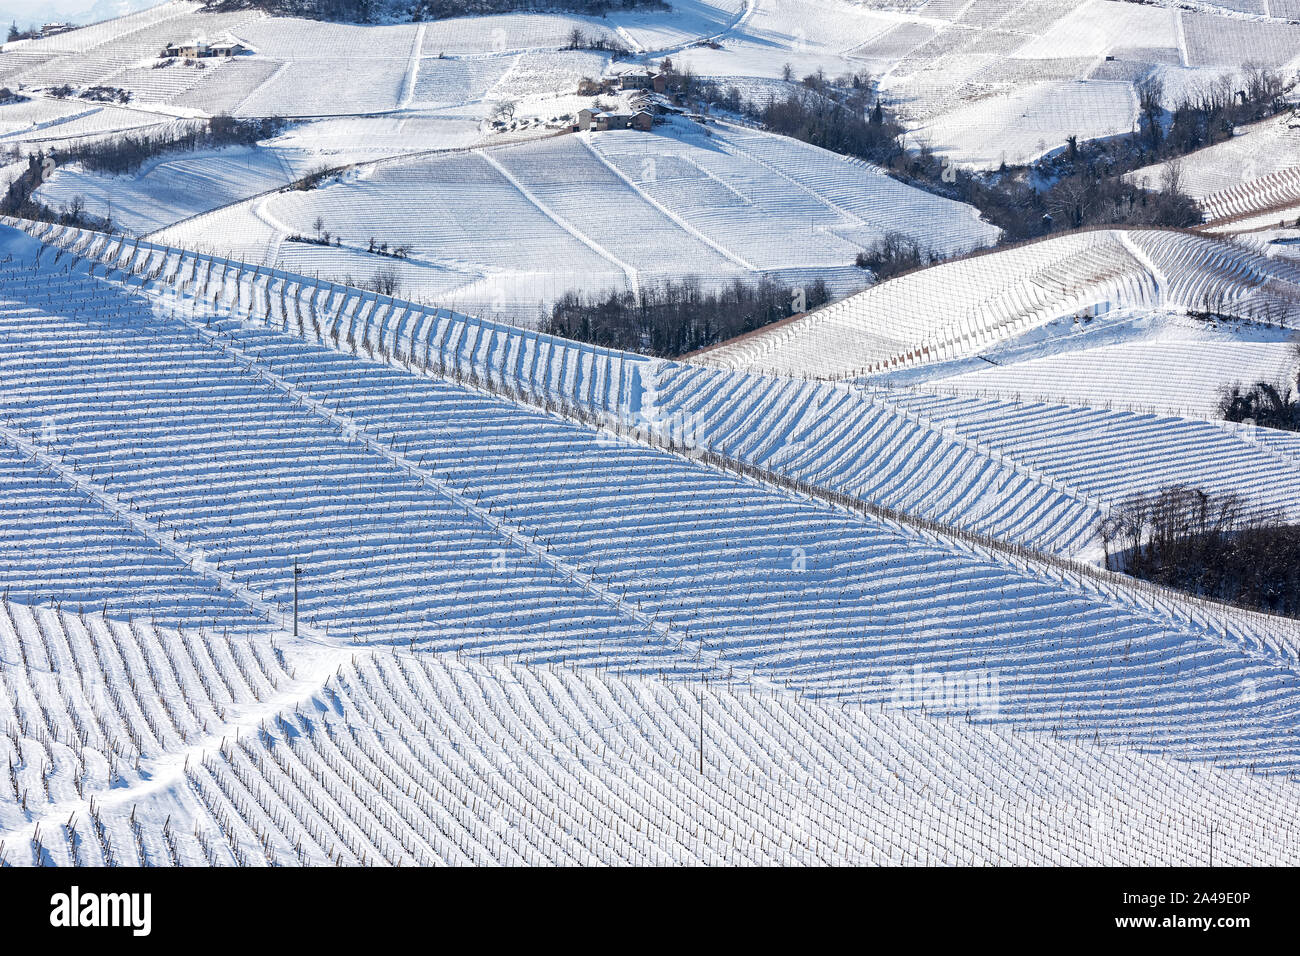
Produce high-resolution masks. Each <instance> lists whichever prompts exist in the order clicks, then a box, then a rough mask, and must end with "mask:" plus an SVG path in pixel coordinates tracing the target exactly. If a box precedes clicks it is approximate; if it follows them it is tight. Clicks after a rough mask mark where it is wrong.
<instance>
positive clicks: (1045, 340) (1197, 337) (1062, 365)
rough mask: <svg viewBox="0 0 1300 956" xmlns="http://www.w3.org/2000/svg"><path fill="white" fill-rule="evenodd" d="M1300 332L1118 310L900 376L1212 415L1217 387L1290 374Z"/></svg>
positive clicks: (964, 388)
mask: <svg viewBox="0 0 1300 956" xmlns="http://www.w3.org/2000/svg"><path fill="white" fill-rule="evenodd" d="M1297 345H1300V335H1298V334H1297V333H1296V332H1294V331H1291V330H1289V329H1277V328H1271V327H1258V326H1253V325H1251V324H1249V323H1240V322H1216V323H1208V322H1205V321H1203V320H1198V319H1189V318H1187V317H1186V316H1180V315H1176V314H1175V315H1170V314H1167V313H1163V312H1158V311H1157V312H1152V311H1148V310H1136V311H1135V312H1133V313H1126V312H1124V311H1123V310H1120V311H1118V312H1114V313H1108V314H1107V315H1105V316H1102V317H1098V318H1089V319H1087V320H1084V321H1080V320H1075V319H1065V320H1058V321H1057V322H1053V323H1049V324H1048V325H1047V326H1044V327H1043V328H1041V329H1037V330H1035V331H1034V332H1032V333H1028V334H1026V335H1024V336H1021V337H1019V338H1016V339H1013V340H1011V341H1010V342H1009V343H1007V344H1006V345H1003V346H1001V347H998V348H993V349H990V350H989V351H987V352H984V353H982V354H981V355H980V357H978V358H975V359H967V360H964V361H961V362H957V363H953V365H954V367H950V368H945V367H943V366H937V367H936V366H928V367H920V368H916V369H912V370H909V371H907V372H902V373H899V375H898V376H897V377H896V379H897V380H900V381H907V382H909V383H919V382H924V383H925V385H926V388H927V389H930V390H934V391H939V392H943V393H945V394H963V395H978V396H984V397H1002V398H1011V399H1024V400H1034V401H1055V402H1067V403H1071V404H1077V405H1100V406H1103V407H1110V408H1134V409H1143V410H1153V411H1160V412H1165V413H1170V414H1184V415H1195V416H1204V417H1206V418H1214V417H1216V415H1217V405H1218V398H1219V391H1220V389H1222V388H1224V387H1226V386H1231V385H1234V384H1242V385H1245V386H1250V385H1254V384H1255V383H1256V382H1269V383H1272V384H1278V385H1281V386H1282V387H1284V388H1285V387H1286V386H1287V384H1288V383H1292V382H1294V381H1295V379H1296V372H1297V365H1298V364H1300V352H1297V350H1296V349H1297Z"/></svg>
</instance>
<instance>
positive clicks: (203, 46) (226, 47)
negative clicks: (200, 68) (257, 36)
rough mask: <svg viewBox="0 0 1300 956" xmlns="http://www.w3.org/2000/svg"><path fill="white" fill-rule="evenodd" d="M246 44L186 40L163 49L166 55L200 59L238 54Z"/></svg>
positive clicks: (226, 41) (225, 41)
mask: <svg viewBox="0 0 1300 956" xmlns="http://www.w3.org/2000/svg"><path fill="white" fill-rule="evenodd" d="M244 49H245V47H244V45H243V44H242V43H238V42H237V41H235V40H231V39H225V40H218V41H217V42H216V43H209V42H208V41H206V40H203V39H195V40H186V41H185V42H184V43H169V44H167V46H166V47H165V48H164V49H163V51H162V56H164V57H184V58H186V59H200V58H203V57H217V56H237V55H238V54H240V53H243V52H244Z"/></svg>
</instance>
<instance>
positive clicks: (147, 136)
mask: <svg viewBox="0 0 1300 956" xmlns="http://www.w3.org/2000/svg"><path fill="white" fill-rule="evenodd" d="M283 128H284V120H281V119H247V120H237V119H233V118H232V117H229V116H214V117H212V118H211V119H209V120H206V121H202V122H197V123H192V124H189V125H188V126H187V128H185V129H183V130H170V131H167V132H161V133H128V134H126V135H125V136H119V137H116V138H114V139H105V140H99V141H97V142H91V143H81V144H76V145H73V146H70V147H68V148H67V149H63V150H56V151H55V152H53V153H52V154H51V155H52V156H53V158H54V160H55V162H56V163H57V164H58V165H63V164H64V163H69V162H78V163H81V164H82V165H84V166H85V167H86V168H87V169H89V170H91V171H93V172H97V173H107V174H109V175H114V176H120V175H123V174H125V173H131V172H135V171H136V170H137V169H139V168H140V167H141V166H142V165H143V164H144V162H145V161H146V160H148V159H151V158H153V157H155V156H160V155H163V154H164V153H174V152H183V151H186V150H193V149H212V148H216V147H221V146H252V145H253V144H255V143H257V142H258V141H259V140H263V139H267V138H268V137H271V136H274V135H276V133H278V132H280V130H282V129H283Z"/></svg>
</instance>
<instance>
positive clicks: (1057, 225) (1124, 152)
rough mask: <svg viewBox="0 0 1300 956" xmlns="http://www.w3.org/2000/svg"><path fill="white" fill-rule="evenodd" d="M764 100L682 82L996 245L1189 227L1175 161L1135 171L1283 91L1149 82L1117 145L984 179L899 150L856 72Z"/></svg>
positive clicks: (888, 117) (1191, 145)
mask: <svg viewBox="0 0 1300 956" xmlns="http://www.w3.org/2000/svg"><path fill="white" fill-rule="evenodd" d="M785 79H786V80H787V81H788V82H790V83H792V84H795V88H793V89H791V90H790V91H789V92H788V93H786V94H785V95H784V96H774V97H772V98H771V99H769V100H768V101H767V102H765V103H755V102H751V101H746V100H745V99H744V98H743V97H742V96H741V94H740V92H739V91H738V90H736V89H735V88H727V89H724V88H722V87H720V86H718V85H717V84H714V83H711V82H709V81H703V82H695V83H691V84H687V92H689V93H690V95H693V96H694V97H696V98H697V99H699V100H703V101H706V103H708V104H712V105H714V106H716V107H719V108H722V109H726V110H729V111H732V112H737V113H742V114H745V115H747V116H749V117H751V118H752V119H754V120H756V121H758V122H760V123H762V124H763V125H764V126H765V127H766V128H767V129H770V130H772V131H773V132H777V133H783V134H785V135H787V136H792V137H794V138H796V139H799V140H802V141H804V142H807V143H812V144H813V145H816V146H821V147H823V148H825V149H829V150H832V151H834V152H837V153H842V154H845V155H850V156H856V157H859V158H861V159H865V160H868V161H870V162H873V163H877V164H878V165H880V166H883V167H884V168H886V169H888V170H889V171H890V172H891V173H893V174H894V175H895V176H896V177H897V178H899V179H902V180H904V181H905V182H910V183H912V184H913V185H917V186H920V187H922V188H924V189H928V190H930V191H931V192H935V193H938V194H940V195H943V196H947V197H948V198H950V199H956V200H958V201H960V202H966V203H970V204H971V205H973V206H975V207H976V208H978V209H979V210H980V211H981V212H982V213H983V215H984V218H985V219H987V220H988V221H989V222H992V223H993V224H995V225H997V226H999V227H1000V228H1001V229H1002V230H1003V231H1004V232H1005V234H1006V237H1005V238H1006V241H1019V240H1024V239H1032V238H1035V237H1038V236H1042V235H1046V234H1048V233H1050V232H1054V231H1057V230H1062V229H1077V228H1080V227H1083V226H1101V225H1158V226H1191V225H1194V224H1196V223H1198V222H1199V221H1200V218H1201V214H1200V209H1199V208H1198V207H1197V205H1196V203H1195V202H1194V201H1193V200H1192V199H1191V198H1190V197H1188V196H1187V195H1186V194H1185V193H1184V192H1183V190H1182V181H1181V171H1180V169H1179V167H1178V164H1177V162H1168V165H1167V167H1166V171H1165V173H1164V175H1163V176H1162V178H1161V180H1160V181H1159V182H1153V183H1130V182H1127V181H1125V179H1124V176H1125V174H1126V173H1129V172H1131V171H1133V170H1135V169H1139V168H1141V167H1143V166H1147V165H1150V164H1152V163H1156V162H1164V161H1171V160H1175V159H1176V158H1177V157H1179V156H1182V155H1184V154H1185V153H1188V152H1191V151H1192V150H1195V149H1200V148H1201V147H1203V146H1208V145H1210V144H1212V143H1215V142H1218V141H1219V140H1221V139H1224V138H1226V137H1228V136H1231V135H1232V133H1233V130H1234V129H1235V128H1236V127H1237V126H1238V125H1240V124H1242V123H1248V122H1254V121H1257V120H1260V119H1263V118H1265V117H1267V116H1269V115H1272V114H1274V113H1277V112H1280V111H1281V110H1283V109H1284V108H1285V104H1284V102H1283V93H1284V92H1285V89H1286V84H1285V83H1284V81H1283V80H1282V79H1281V77H1280V76H1279V75H1278V74H1276V73H1273V72H1271V71H1269V70H1266V69H1261V68H1253V67H1251V68H1247V70H1246V72H1245V74H1244V78H1243V79H1242V81H1241V83H1240V84H1236V83H1234V82H1233V79H1232V78H1231V77H1224V78H1222V79H1220V80H1219V81H1217V82H1216V83H1214V84H1212V85H1211V86H1210V87H1209V88H1208V89H1206V90H1203V91H1200V92H1197V93H1194V94H1190V95H1188V96H1185V97H1183V98H1182V99H1180V100H1179V101H1177V102H1176V103H1174V104H1169V103H1167V102H1166V99H1167V97H1166V95H1165V90H1164V87H1163V85H1162V83H1161V81H1160V80H1159V79H1158V78H1156V77H1151V78H1148V79H1146V80H1143V81H1142V82H1141V83H1139V84H1138V86H1137V94H1138V103H1139V114H1140V120H1139V123H1138V126H1137V128H1136V129H1134V130H1133V131H1132V132H1131V133H1129V134H1125V135H1122V136H1117V137H1111V138H1109V139H1104V140H1092V141H1088V142H1083V143H1081V142H1080V141H1079V139H1078V137H1076V136H1070V137H1068V138H1067V140H1066V142H1065V143H1064V144H1062V148H1060V149H1059V150H1056V151H1053V152H1052V153H1050V154H1049V155H1047V156H1045V157H1043V158H1042V159H1040V160H1038V161H1037V162H1035V163H1033V164H1029V165H1021V166H1008V165H1007V164H1006V163H1003V164H1002V166H1001V167H1000V168H999V169H997V170H993V171H971V170H965V169H959V168H957V167H955V166H953V165H952V164H950V163H947V162H945V161H944V159H943V158H942V157H940V156H939V155H937V154H936V153H935V152H934V150H933V149H932V148H930V147H929V146H927V145H921V146H920V147H919V148H915V149H909V148H906V147H905V145H904V140H903V133H904V130H903V127H902V124H900V123H899V122H898V120H897V118H896V117H895V115H894V113H893V112H892V111H891V110H890V109H889V107H888V106H887V105H886V104H885V103H884V102H883V101H882V99H881V98H880V96H879V95H878V93H877V91H876V84H875V83H874V81H873V80H872V78H871V77H869V76H866V75H864V74H848V75H845V76H841V77H835V78H829V77H827V76H826V75H825V74H824V73H823V72H822V71H820V70H819V71H818V72H817V73H814V74H811V75H809V76H805V77H804V78H803V79H802V80H801V81H798V82H797V83H796V81H795V79H794V75H793V72H792V70H791V69H790V68H789V67H787V68H786V70H785Z"/></svg>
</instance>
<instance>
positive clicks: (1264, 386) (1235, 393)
mask: <svg viewBox="0 0 1300 956" xmlns="http://www.w3.org/2000/svg"><path fill="white" fill-rule="evenodd" d="M1219 417H1220V418H1222V419H1224V420H1225V421H1229V422H1245V421H1250V422H1254V423H1255V424H1256V425H1259V426H1260V427H1261V428H1281V429H1285V430H1286V431H1292V432H1295V431H1300V401H1297V399H1296V397H1295V396H1294V394H1293V393H1292V391H1291V386H1289V385H1275V384H1271V383H1269V382H1256V383H1255V384H1254V385H1252V386H1250V388H1243V387H1242V386H1241V384H1236V385H1231V386H1226V387H1224V388H1223V389H1222V390H1221V391H1220V392H1219Z"/></svg>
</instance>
